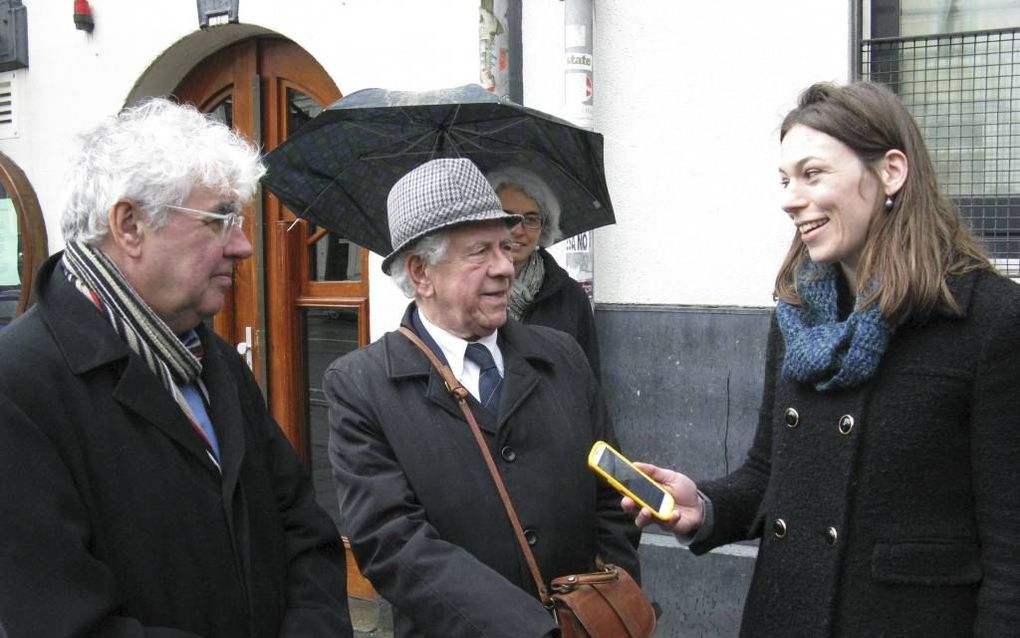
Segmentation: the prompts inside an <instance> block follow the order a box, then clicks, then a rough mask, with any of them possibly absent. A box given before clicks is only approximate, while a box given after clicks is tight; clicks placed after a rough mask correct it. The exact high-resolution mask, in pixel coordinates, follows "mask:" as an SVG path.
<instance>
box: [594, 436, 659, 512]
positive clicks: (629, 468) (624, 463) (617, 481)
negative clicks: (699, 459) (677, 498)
mask: <svg viewBox="0 0 1020 638" xmlns="http://www.w3.org/2000/svg"><path fill="white" fill-rule="evenodd" d="M588 467H590V468H591V469H592V470H593V471H594V472H595V473H596V474H601V475H602V476H604V477H605V479H606V480H607V481H609V484H610V485H612V486H613V487H615V488H616V489H617V490H619V491H620V492H621V493H623V494H625V495H626V496H629V497H631V498H632V499H634V501H635V502H636V503H637V504H638V505H640V506H642V507H647V508H648V509H649V510H651V512H652V515H653V516H655V518H658V519H660V520H663V521H665V520H669V515H670V514H672V513H673V497H672V496H671V495H670V493H669V492H667V491H666V490H665V489H664V488H663V487H662V486H661V485H659V484H658V483H656V482H655V481H653V480H652V479H651V478H649V476H648V475H647V474H645V473H644V472H642V471H641V470H639V469H637V468H636V467H634V464H633V463H631V462H630V461H628V460H627V459H626V457H624V456H623V455H622V454H620V453H619V452H617V451H616V450H614V449H613V446H611V445H609V444H608V443H606V442H605V441H595V445H593V446H591V452H589V453H588Z"/></svg>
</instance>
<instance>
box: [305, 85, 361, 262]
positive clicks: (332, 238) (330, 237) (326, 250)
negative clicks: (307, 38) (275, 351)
mask: <svg viewBox="0 0 1020 638" xmlns="http://www.w3.org/2000/svg"><path fill="white" fill-rule="evenodd" d="M321 112H322V107H321V106H319V104H318V103H317V102H316V101H315V100H313V99H312V98H311V97H309V96H308V95H305V94H304V93H302V92H301V91H297V90H295V89H287V132H288V134H290V133H293V132H295V131H297V130H298V129H299V128H301V127H302V126H303V125H304V124H305V123H307V122H308V121H310V120H311V119H312V118H314V117H315V116H316V115H318V114H319V113H321ZM306 228H307V231H306V232H307V233H308V234H307V235H306V237H307V241H306V244H307V246H308V279H309V280H310V281H361V247H360V246H358V245H357V244H355V243H353V242H350V241H348V240H347V239H345V238H343V237H341V236H339V235H337V234H335V233H333V232H330V231H329V230H327V229H326V228H322V227H320V226H316V225H315V224H313V223H311V222H309V223H308V224H306Z"/></svg>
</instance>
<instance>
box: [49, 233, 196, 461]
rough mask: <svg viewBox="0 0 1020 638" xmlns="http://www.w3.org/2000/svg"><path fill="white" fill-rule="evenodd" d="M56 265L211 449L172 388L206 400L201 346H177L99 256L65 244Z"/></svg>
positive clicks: (170, 333) (83, 246)
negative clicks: (189, 389)
mask: <svg viewBox="0 0 1020 638" xmlns="http://www.w3.org/2000/svg"><path fill="white" fill-rule="evenodd" d="M61 263H62V265H63V267H64V272H66V273H67V278H68V280H70V281H71V282H72V283H73V284H74V285H75V286H76V287H77V288H78V290H79V291H81V292H82V294H84V295H85V296H86V297H88V298H89V299H90V300H91V301H92V303H93V304H95V305H96V307H97V308H99V310H100V311H101V312H102V313H103V314H104V315H105V316H106V318H107V319H108V320H109V321H110V323H111V324H112V325H113V329H114V330H115V331H116V332H117V334H118V335H120V338H121V339H123V340H124V342H125V343H127V345H128V347H129V348H131V351H132V352H134V353H135V354H137V355H138V356H139V357H141V359H142V361H144V362H145V365H146V366H147V367H148V368H149V370H150V371H151V372H152V374H154V375H156V378H157V379H159V381H160V383H161V384H162V385H163V387H164V388H165V389H166V391H167V392H168V393H169V394H170V396H171V397H173V399H174V401H175V402H176V403H177V405H178V406H180V408H181V410H182V411H183V412H184V414H185V416H187V417H188V419H189V420H190V421H191V424H192V426H193V427H194V428H195V431H196V432H198V434H199V435H200V436H201V437H202V439H203V440H204V441H205V442H206V446H207V447H209V448H211V447H212V446H211V445H209V440H208V438H206V436H205V434H204V433H203V432H202V429H201V428H200V427H199V426H198V422H197V420H196V419H195V416H194V414H193V413H192V411H191V407H190V406H189V405H188V401H187V399H185V398H184V395H183V394H181V391H180V388H178V384H180V385H184V384H189V383H193V384H195V385H196V386H197V387H198V389H199V391H200V392H201V393H202V396H203V397H204V398H205V400H206V402H208V401H209V392H208V390H206V387H205V384H204V383H202V377H201V375H202V362H201V360H200V357H201V349H202V346H201V343H200V342H198V341H197V339H193V340H192V342H191V343H189V345H190V346H192V347H191V348H189V347H188V346H186V345H185V344H184V343H182V342H181V340H180V339H179V338H178V337H177V335H175V334H174V333H173V331H172V330H170V327H169V326H167V325H166V323H165V322H164V321H163V320H162V319H160V318H159V317H158V316H156V313H155V312H153V311H152V308H150V307H149V305H148V304H147V303H145V301H144V300H143V299H142V298H141V297H139V296H138V293H137V292H136V291H135V289H134V288H132V287H131V284H129V283H128V282H127V280H125V279H124V274H123V273H121V271H120V269H119V268H117V265H116V264H114V263H113V262H112V261H110V258H109V257H107V256H106V255H104V254H103V253H102V251H99V250H96V249H95V248H93V247H92V246H89V245H87V244H84V243H81V242H68V244H67V246H66V248H65V249H64V258H63V260H62V262H61ZM192 334H193V333H192ZM196 355H197V356H196ZM210 458H212V457H211V456H210ZM214 462H215V459H214Z"/></svg>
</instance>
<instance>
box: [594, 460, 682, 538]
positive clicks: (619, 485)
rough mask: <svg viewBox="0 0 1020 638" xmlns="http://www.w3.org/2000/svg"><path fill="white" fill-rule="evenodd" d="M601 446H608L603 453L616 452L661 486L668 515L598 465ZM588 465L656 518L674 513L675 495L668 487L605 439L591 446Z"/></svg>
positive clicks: (665, 519) (666, 518) (640, 472)
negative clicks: (663, 514)
mask: <svg viewBox="0 0 1020 638" xmlns="http://www.w3.org/2000/svg"><path fill="white" fill-rule="evenodd" d="M600 446H605V447H606V451H605V452H603V454H616V457H617V458H618V459H620V460H621V461H623V462H624V463H626V464H627V465H629V466H630V467H631V469H633V470H634V471H635V472H637V473H638V474H640V475H641V476H643V477H645V478H646V479H648V481H649V482H650V483H651V484H652V485H654V486H655V487H657V488H659V490H661V491H662V493H663V495H664V497H665V498H666V500H667V502H668V503H669V507H668V508H666V511H667V512H668V513H667V514H666V516H662V515H661V514H659V512H658V510H656V509H655V508H654V507H653V506H651V505H649V504H648V503H646V502H645V501H644V500H643V499H641V498H639V497H638V496H637V495H636V494H634V493H633V492H631V491H630V490H629V489H627V487H626V486H625V485H624V484H623V483H621V482H620V481H618V480H616V478H615V477H614V476H612V475H611V474H609V473H608V472H606V471H605V470H603V469H602V468H601V467H599V466H598V463H596V462H595V453H596V452H597V451H598V450H599V447H600ZM588 467H589V468H591V470H592V471H594V472H595V473H596V474H598V475H599V476H601V477H603V478H605V479H606V480H607V481H608V482H609V484H610V485H612V486H613V487H614V488H616V490H617V491H618V492H620V493H621V494H624V495H626V496H629V497H630V498H631V499H633V500H634V502H635V503H637V504H638V505H640V506H641V507H647V508H648V510H649V511H650V512H651V513H652V516H654V517H655V518H657V519H659V520H660V521H668V520H669V515H670V514H672V513H673V507H674V503H673V495H672V494H670V493H669V492H667V491H666V488H664V487H662V486H661V485H659V483H658V482H657V481H656V480H655V479H653V478H652V477H650V476H648V475H647V474H645V473H644V472H642V471H641V470H639V469H638V468H637V467H635V466H634V464H633V463H631V462H630V460H629V459H628V458H627V457H625V456H624V455H623V454H621V453H620V451H619V450H617V449H616V448H614V447H613V446H612V445H609V444H608V443H606V442H605V441H595V443H594V444H593V445H592V446H591V450H590V451H589V452H588Z"/></svg>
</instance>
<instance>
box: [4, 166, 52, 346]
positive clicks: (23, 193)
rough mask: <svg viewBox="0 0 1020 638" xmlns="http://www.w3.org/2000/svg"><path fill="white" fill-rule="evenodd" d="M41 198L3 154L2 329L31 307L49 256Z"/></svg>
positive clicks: (17, 168) (18, 169)
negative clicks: (35, 286) (39, 274)
mask: <svg viewBox="0 0 1020 638" xmlns="http://www.w3.org/2000/svg"><path fill="white" fill-rule="evenodd" d="M46 254H47V249H46V227H45V225H44V224H43V217H42V211H41V210H40V209H39V200H37V199H36V196H35V191H34V190H32V185H31V184H29V182H28V178H26V177H25V174H24V173H23V172H22V170H21V169H20V168H19V167H18V166H17V165H16V164H15V163H14V162H12V161H11V160H10V159H9V158H8V157H7V156H6V155H4V154H3V153H0V330H2V329H3V327H4V326H6V325H7V324H9V323H10V322H11V321H13V320H14V318H15V317H17V316H18V315H19V314H21V313H22V312H24V311H25V310H26V309H27V307H28V301H29V296H30V294H31V290H32V278H33V276H34V275H35V271H36V270H38V269H39V266H40V265H41V264H42V262H43V261H44V260H45V259H46Z"/></svg>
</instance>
